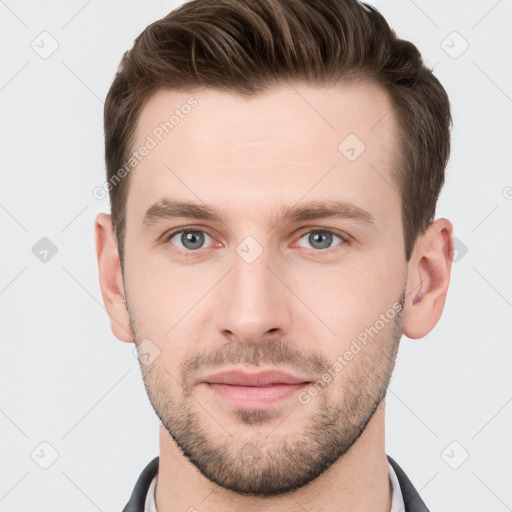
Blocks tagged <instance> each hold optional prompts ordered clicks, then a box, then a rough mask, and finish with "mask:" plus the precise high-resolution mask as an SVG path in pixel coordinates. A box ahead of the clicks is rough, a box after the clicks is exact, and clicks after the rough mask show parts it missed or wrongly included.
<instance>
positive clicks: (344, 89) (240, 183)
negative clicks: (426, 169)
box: [127, 83, 400, 221]
mask: <svg viewBox="0 0 512 512" xmlns="http://www.w3.org/2000/svg"><path fill="white" fill-rule="evenodd" d="M144 146H147V147H149V148H150V149H149V150H147V151H142V152H144V153H145V155H144V156H142V157H141V156H139V157H138V161H137V164H136V167H134V170H133V171H131V172H132V176H131V183H130V190H129V193H128V204H127V210H128V217H129V216H130V215H131V216H132V217H133V216H134V215H136V216H137V218H138V219H140V218H141V216H142V215H143V214H144V211H145V209H147V208H148V207H150V206H151V205H152V204H153V203H154V202H156V201H158V200H159V199H161V198H163V197H168V198H173V199H177V200H194V201H195V202H203V203H207V204H208V205H210V206H213V207H214V208H215V207H218V208H222V209H223V210H224V211H225V210H229V208H231V207H232V208H233V214H235V213H237V212H238V213H240V211H243V212H244V215H247V216H250V215H251V212H253V214H254V215H255V216H258V215H259V214H258V213H257V212H258V209H260V208H267V209H269V208H270V209H273V208H274V206H282V205H283V204H290V203H294V202H297V201H299V200H301V198H303V197H306V196H307V198H308V199H309V200H317V199H321V198H325V199H332V200H335V199H343V200H347V201H350V202H351V203H355V204H356V205H357V206H360V207H362V208H366V209H368V210H371V211H372V214H373V213H375V214H376V215H375V216H376V217H378V216H379V215H380V214H384V215H391V214H393V215H396V214H397V212H399V206H398V205H399V202H400V200H399V196H398V193H397V187H396V185H395V182H394V178H393V170H394V168H395V166H396V164H395V159H396V158H395V157H396V156H397V150H396V148H397V138H396V120H395V115H394V112H393V110H392V106H391V103H390V101H389V99H388V96H387V94H386V92H385V91H384V90H383V89H382V88H381V87H379V86H377V85H374V84H369V83H352V84H345V85H338V86H336V87H331V88H325V87H311V86H306V85H301V84H294V85H289V86H288V85H286V86H284V85H283V86H279V87H275V88H274V89H270V90H268V91H266V92H265V93H263V94H258V95H256V96H252V97H244V96H241V95H239V94H235V93H229V92H223V91H218V90H214V89H196V90H190V91H169V90H163V89H162V90H159V91H158V92H157V93H156V94H155V95H153V96H152V97H151V99H150V100H149V101H148V103H147V104H146V106H145V108H144V109H143V111H142V112H141V115H140V118H139V122H138V125H137V129H136V137H135V143H134V146H133V148H132V149H133V150H134V151H138V152H139V153H141V151H139V150H140V149H141V148H143V147H144ZM277 202H279V203H280V204H279V205H276V204H275V203H277ZM357 203H359V204H357ZM253 207H254V208H253ZM370 207H371V208H370ZM397 207H398V208H397ZM133 220H135V218H134V219H133ZM127 221H128V219H127Z"/></svg>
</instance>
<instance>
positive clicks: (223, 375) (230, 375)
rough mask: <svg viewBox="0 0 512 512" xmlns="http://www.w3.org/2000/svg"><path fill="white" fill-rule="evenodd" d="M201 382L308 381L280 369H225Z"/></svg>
mask: <svg viewBox="0 0 512 512" xmlns="http://www.w3.org/2000/svg"><path fill="white" fill-rule="evenodd" d="M203 382H207V383H208V384H229V385H231V386H254V387H264V386H272V385H276V384H304V383H307V382H310V381H308V380H307V379H304V378H301V377H297V376H295V375H292V374H291V373H287V372H283V371H282V370H266V371H262V372H258V373H249V372H244V371H241V370H225V371H222V372H219V373H215V374H213V375H210V376H208V377H205V378H204V379H203Z"/></svg>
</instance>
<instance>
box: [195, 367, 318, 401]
mask: <svg viewBox="0 0 512 512" xmlns="http://www.w3.org/2000/svg"><path fill="white" fill-rule="evenodd" d="M202 384H205V385H206V386H207V387H208V389H209V390H210V391H211V392H213V393H214V394H215V395H216V396H217V397H219V398H221V399H222V400H224V401H227V402H229V403H231V404H232V405H234V406H235V407H239V408H251V409H262V408H265V407H268V406H269V405H271V404H274V403H276V402H278V401H281V400H284V399H285V398H290V397H292V396H293V395H296V394H297V393H299V392H300V391H301V390H302V389H304V388H305V387H307V386H309V385H310V384H311V381H310V380H308V379H307V378H303V377H300V376H296V375H292V374H290V373H287V372H283V371H280V370H267V371H263V372H259V373H248V372H244V371H240V370H229V371H223V372H220V373H217V374H214V375H210V376H208V377H206V378H204V379H203V381H202Z"/></svg>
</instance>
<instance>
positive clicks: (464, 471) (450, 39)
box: [0, 0, 512, 512]
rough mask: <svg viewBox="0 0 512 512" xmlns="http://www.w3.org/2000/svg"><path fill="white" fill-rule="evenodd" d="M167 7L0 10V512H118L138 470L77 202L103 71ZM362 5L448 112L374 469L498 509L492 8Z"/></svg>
mask: <svg viewBox="0 0 512 512" xmlns="http://www.w3.org/2000/svg"><path fill="white" fill-rule="evenodd" d="M178 3H179V2H173V1H167V2H166V1H163V0H158V1H157V0H153V1H149V2H143V1H138V2H135V1H121V0H114V1H110V2H108V3H107V2H100V1H99V0H89V1H84V0H72V1H69V0H68V1H64V0H59V1H47V2H36V1H23V0H20V1H15V0H0V16H1V25H2V27H1V44H0V48H1V53H2V56H1V59H2V61H1V62H2V64H1V77H0V88H1V93H0V101H1V103H2V151H1V166H0V171H1V173H2V174H1V187H0V223H1V229H2V239H3V243H2V249H1V251H0V258H1V260H0V261H1V267H0V268H1V275H0V312H1V322H2V330H1V343H2V353H1V379H2V386H1V400H0V429H1V458H0V460H1V480H0V510H2V511H3V512H8V511H9V512H14V511H52V512H57V511H69V510H73V511H75V512H80V511H84V512H88V511H95V510H101V511H110V510H121V509H122V508H123V506H124V505H125V503H126V501H127V499H128V497H129V494H130V493H131V490H132V488H133V485H134V483H135V480H136V478H137V476H138V475H139V473H140V471H141V470H142V469H143V467H144V466H145V465H146V464H147V463H148V462H149V461H150V460H151V459H152V458H153V457H154V456H155V455H157V454H158V438H157V435H158V420H157V417H156V415H155V414H154V412H153V410H152V408H151V406H150V405H149V401H148V399H147V397H146V394H145V391H144V388H143V384H142V380H141V377H140V371H139V368H138V363H137V360H136V359H135V357H134V356H133V346H132V345H128V344H124V343H122V342H120V341H118V340H117V339H116V338H115V337H114V336H113V335H112V333H111V331H110V326H109V322H108V319H107V314H106V312H105V311H104V309H103V303H102V299H101V294H100V289H99V285H98V277H97V266H96V260H95V251H94V237H93V222H94V218H95V215H96V214H97V213H98V212H100V211H109V204H108V199H107V198H105V199H103V200H98V199H96V198H94V197H93V195H92V191H93V189H94V188H95V187H97V186H99V185H102V184H103V182H104V179H105V178H104V163H103V133H102V114H103V100H104V98H105V95H106V93H107V90H108V88H109V86H110V83H111V81H112V79H113V76H114V73H115V70H116V68H117V65H118V63H119V60H120V58H121V55H122V53H123V52H124V51H125V50H127V49H128V48H129V47H131V45H132V43H133V39H134V38H135V37H136V36H137V35H138V34H139V33H140V32H141V31H142V29H143V28H144V27H145V26H146V25H147V24H149V23H150V22H152V21H154V20H156V19H158V18H160V17H162V16H163V15H165V14H166V13H167V12H169V11H170V10H171V9H172V8H174V7H175V6H176V5H178ZM374 5H375V6H376V7H377V8H378V9H379V10H380V11H381V12H382V13H383V14H384V16H386V18H387V19H388V21H389V23H390V24H391V26H392V27H393V28H394V29H395V30H396V32H397V33H398V34H399V35H400V36H401V37H403V38H406V39H409V40H411V41H412V42H414V43H415V44H416V45H417V46H418V47H419V49H420V51H421V52H422V53H423V55H424V58H425V60H426V62H427V63H428V65H429V66H430V67H434V71H435V74H436V75H437V76H438V78H439V79H440V80H441V82H442V83H443V85H444V86H445V88H446V89H447V91H448V94H449V96H450V98H451V102H452V106H453V118H454V131H453V151H452V157H451V160H450V164H449V166H448V170H447V182H446V185H445V188H444V191H443V193H442V196H441V200H440V203H439V208H438V215H439V216H443V217H447V218H449V219H451V220H452V221H453V223H454V226H455V234H456V237H457V238H458V240H459V241H458V242H457V244H458V254H457V262H456V263H455V265H454V267H453V277H452V284H451V289H450V292H449V294H448V301H447V304H446V308H445V313H444V316H443V318H442V320H441V322H440V323H439V324H438V326H437V327H436V328H435V330H434V331H433V332H432V333H431V334H430V335H429V336H427V337H426V338H425V339H423V340H415V341H413V340H409V339H407V338H404V339H403V342H402V346H401V348H400V354H399V358H398V363H397V368H396V370H395V374H394V377H393V379H392V383H391V388H390V391H389V394H388V400H387V452H388V454H390V455H391V456H393V457H394V458H395V459H396V460H397V461H398V462H399V464H401V465H402V467H403V468H404V469H405V471H406V472H407V473H408V475H409V477H410V478H411V480H412V481H413V483H414V484H415V486H416V487H417V489H418V490H420V491H421V494H422V496H423V497H424V499H425V501H426V503H427V504H428V505H429V506H430V507H431V509H432V510H437V511H451V512H453V511H459V510H460V511H465V512H470V511H483V510H485V511H486V512H492V511H496V512H501V511H505V510H512V508H511V507H512V486H511V485H510V482H512V464H511V460H512V440H511V437H510V432H511V431H512V429H511V426H512V403H511V402H512V386H511V383H512V372H511V371H510V367H511V360H512V358H511V356H512V344H511V342H510V341H511V331H512V325H511V318H512V315H511V308H512V286H511V284H512V283H511V281H512V272H511V266H510V256H511V252H512V251H511V245H512V237H511V235H510V233H511V224H512V215H511V213H512V200H511V199H512V176H511V173H510V168H511V160H512V157H511V144H512V137H511V135H512V134H511V131H512V130H511V112H512V77H511V71H510V69H511V65H510V63H511V62H512V61H511V57H512V56H511V50H512V41H511V39H512V36H511V34H512V30H511V25H512V23H511V14H512V3H511V1H510V0H501V1H497V0H485V1H484V0H482V1H479V2H476V1H472V2H468V1H462V0H457V1H451V2H445V1H441V0H437V1H426V0H416V1H414V2H413V1H412V0H400V1H395V2H392V3H391V2H387V3H386V2H384V1H378V2H377V1H375V2H374ZM45 31H46V32H48V34H50V35H44V34H43V35H40V34H41V33H42V32H45ZM454 32H456V33H455V34H454ZM54 41H56V42H57V43H58V48H57V49H56V51H55V52H54V53H53V54H52V55H50V56H47V55H46V54H45V53H44V52H49V51H50V50H51V49H52V45H55V44H56V43H55V42H54ZM466 42H467V43H466ZM466 44H468V45H469V46H468V48H467V49H466V50H465V51H464V52H463V53H461V52H462V50H464V48H465V46H466ZM31 45H32V46H31ZM33 47H34V48H35V49H33ZM41 55H42V56H43V57H47V58H42V56H41ZM42 237H47V238H48V239H50V240H51V242H52V243H53V244H54V245H55V246H56V248H57V253H56V254H55V255H53V256H52V253H51V251H50V252H49V253H48V254H47V255H46V258H47V261H46V262H42V261H40V259H39V258H38V257H36V255H35V254H34V253H33V252H32V248H33V247H34V246H35V245H36V244H37V243H38V242H39V240H40V239H41V238H42ZM40 243H43V244H44V243H45V242H40ZM46 243H47V242H46ZM40 250H44V247H43V249H41V247H39V246H36V249H35V250H34V252H36V254H39V257H43V256H44V252H43V253H38V251H40ZM466 251H467V252H466ZM43 442H45V443H49V445H48V444H43V445H41V443H43ZM50 445H51V446H50ZM52 447H53V448H52ZM53 450H56V452H58V458H57V459H56V460H55V461H54V462H53V464H51V465H50V466H49V467H48V468H47V469H43V468H42V467H41V465H48V464H50V463H51V462H52V461H53V458H54V457H53V455H54V453H53ZM467 454H468V455H469V457H468V458H467V460H464V459H465V457H466V455H467ZM457 466H459V467H458V468H457V469H453V468H454V467H457ZM337 506H338V504H335V503H333V510H335V509H336V507H337Z"/></svg>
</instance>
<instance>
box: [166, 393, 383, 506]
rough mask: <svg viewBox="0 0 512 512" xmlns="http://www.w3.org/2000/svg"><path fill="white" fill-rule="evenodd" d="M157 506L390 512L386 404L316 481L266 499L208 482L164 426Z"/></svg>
mask: <svg viewBox="0 0 512 512" xmlns="http://www.w3.org/2000/svg"><path fill="white" fill-rule="evenodd" d="M156 506H157V510H158V512H175V511H194V510H196V511H200V512H214V511H223V512H231V511H233V512H234V511H238V510H244V511H248V512H253V511H265V512H292V511H301V512H302V511H304V510H308V511H310V512H315V511H321V510H331V511H341V510H350V511H352V512H362V511H372V512H389V510H390V509H391V490H390V483H389V476H388V462H387V458H386V453H385V448H384V402H382V403H381V404H380V405H379V407H378V409H377V410H376V412H375V414H374V415H373V417H372V419H371V420H370V422H369V423H368V425H367V427H366V429H365V431H364V432H363V433H362V434H361V436H360V437H359V439H358V440H357V441H356V442H355V443H354V445H352V447H351V449H350V450H349V451H348V452H347V453H346V454H345V455H343V456H342V457H341V458H340V459H338V461H337V462H336V463H334V464H333V465H332V466H331V467H330V468H329V469H328V470H326V471H325V472H324V473H322V474H321V475H320V476H319V477H318V478H316V479H315V480H313V481H311V482H310V483H309V484H308V485H305V486H303V487H301V488H300V489H297V490H295V491H293V492H290V493H287V494H284V495H281V496H272V497H263V498H261V497H254V496H241V495H238V494H236V493H234V492H232V491H228V490H226V489H223V488H222V487H219V486H218V485H216V484H214V483H213V482H211V481H210V480H208V479H207V478H206V477H204V476H203V475H202V474H201V473H200V472H199V471H198V470H197V468H196V467H195V466H194V465H193V464H192V463H191V462H190V461H189V460H188V459H187V458H186V457H185V456H184V455H183V453H182V452H181V450H180V449H179V447H178V446H177V445H176V443H175V442H174V440H173V439H172V437H171V436H170V435H169V433H168V432H167V430H166V429H165V427H164V426H163V425H161V426H160V462H159V471H158V482H157V487H156Z"/></svg>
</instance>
